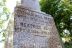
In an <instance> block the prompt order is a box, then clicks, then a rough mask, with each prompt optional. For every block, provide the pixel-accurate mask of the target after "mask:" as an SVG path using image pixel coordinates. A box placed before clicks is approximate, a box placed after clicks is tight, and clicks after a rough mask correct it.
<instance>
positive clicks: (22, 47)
mask: <svg viewBox="0 0 72 48" xmlns="http://www.w3.org/2000/svg"><path fill="white" fill-rule="evenodd" d="M8 40H9V39H8ZM5 48H62V46H61V43H60V39H59V35H58V32H57V29H56V27H55V23H54V20H53V17H51V15H49V14H45V13H43V12H41V11H40V6H39V2H38V0H21V4H20V5H17V6H16V7H15V16H14V32H13V47H11V45H10V43H7V44H6V47H5Z"/></svg>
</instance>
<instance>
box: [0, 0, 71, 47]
mask: <svg viewBox="0 0 72 48" xmlns="http://www.w3.org/2000/svg"><path fill="white" fill-rule="evenodd" d="M19 3H20V0H0V48H4V44H5V37H6V34H7V33H8V32H7V31H6V30H7V28H11V27H8V24H12V22H10V21H13V16H14V14H13V12H14V7H15V6H16V5H18V4H19ZM39 3H40V6H41V11H43V12H45V13H47V14H50V15H52V17H53V18H54V21H55V24H56V27H57V29H58V33H59V35H60V38H61V41H62V44H63V46H64V48H72V0H39ZM10 26H12V25H10ZM10 31H11V30H9V32H10Z"/></svg>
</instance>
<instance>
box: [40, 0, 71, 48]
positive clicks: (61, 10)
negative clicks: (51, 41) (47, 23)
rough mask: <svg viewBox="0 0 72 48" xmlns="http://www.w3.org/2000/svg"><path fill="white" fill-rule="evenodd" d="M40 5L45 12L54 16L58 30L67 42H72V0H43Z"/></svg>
mask: <svg viewBox="0 0 72 48" xmlns="http://www.w3.org/2000/svg"><path fill="white" fill-rule="evenodd" d="M40 5H41V10H42V11H43V12H46V13H47V14H51V15H52V16H53V18H54V20H55V24H56V27H57V29H58V32H59V34H60V36H61V37H62V38H65V39H66V40H65V42H68V43H69V42H72V0H41V1H40ZM70 44H72V43H70ZM66 45H67V44H66ZM68 47H69V46H68Z"/></svg>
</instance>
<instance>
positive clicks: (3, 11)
mask: <svg viewBox="0 0 72 48" xmlns="http://www.w3.org/2000/svg"><path fill="white" fill-rule="evenodd" d="M6 1H7V0H0V42H3V41H4V40H5V28H4V27H5V26H6V24H5V23H6V22H7V21H8V19H9V14H10V12H9V10H8V8H7V7H6Z"/></svg>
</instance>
